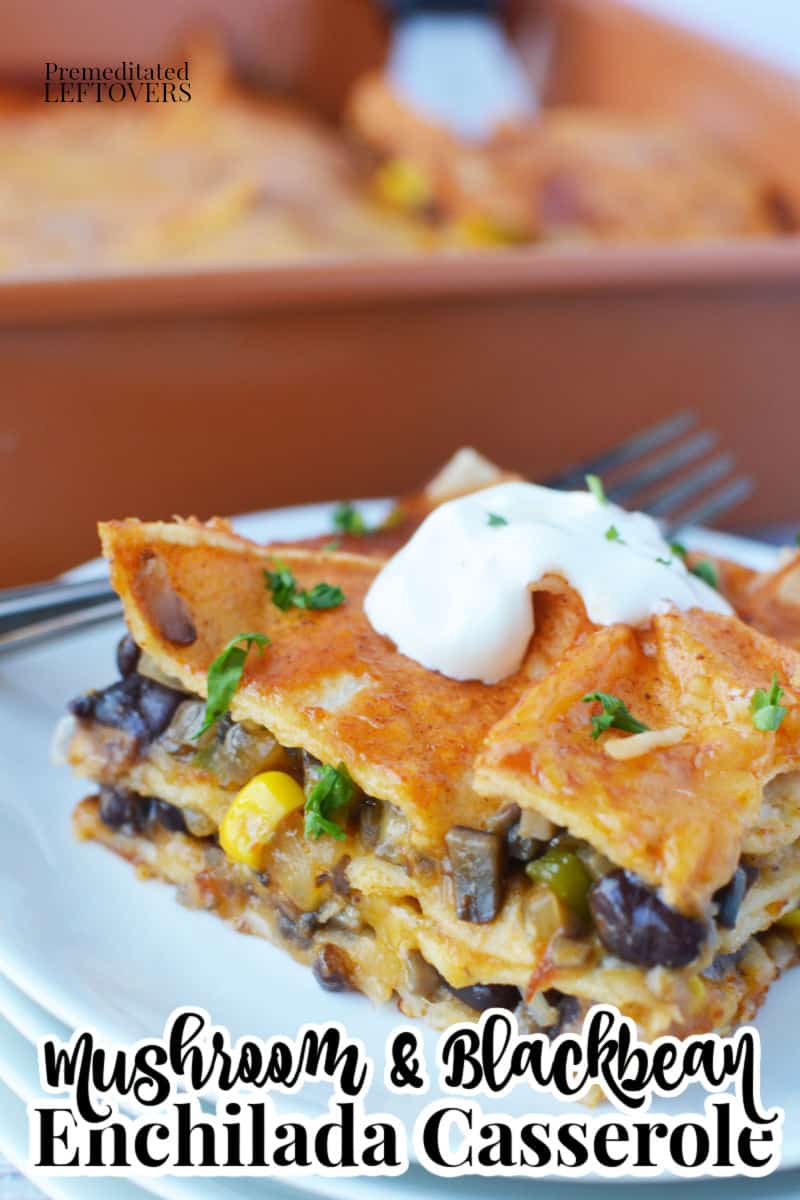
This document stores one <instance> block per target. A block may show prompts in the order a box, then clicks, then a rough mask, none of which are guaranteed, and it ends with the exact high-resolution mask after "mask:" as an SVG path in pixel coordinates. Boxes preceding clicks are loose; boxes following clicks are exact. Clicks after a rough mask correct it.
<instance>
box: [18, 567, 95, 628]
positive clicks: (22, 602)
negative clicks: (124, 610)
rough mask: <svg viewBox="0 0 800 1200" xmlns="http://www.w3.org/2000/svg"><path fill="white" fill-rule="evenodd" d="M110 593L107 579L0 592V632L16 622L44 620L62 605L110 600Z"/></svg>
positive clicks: (60, 582)
mask: <svg viewBox="0 0 800 1200" xmlns="http://www.w3.org/2000/svg"><path fill="white" fill-rule="evenodd" d="M113 598H114V591H113V589H112V587H111V584H110V583H109V582H108V580H107V579H87V580H83V581H81V582H80V583H64V582H63V581H61V580H56V581H55V582H54V583H34V584H31V585H30V586H29V587H23V588H5V589H2V590H0V629H2V628H3V627H5V626H7V625H8V624H15V625H16V624H19V622H20V621H23V620H25V621H33V620H35V619H36V618H37V617H38V618H42V619H43V618H45V617H47V616H48V615H52V614H53V613H54V612H56V611H57V610H59V609H63V608H64V607H65V606H66V605H73V604H84V605H85V604H99V603H100V602H102V601H106V600H112V599H113Z"/></svg>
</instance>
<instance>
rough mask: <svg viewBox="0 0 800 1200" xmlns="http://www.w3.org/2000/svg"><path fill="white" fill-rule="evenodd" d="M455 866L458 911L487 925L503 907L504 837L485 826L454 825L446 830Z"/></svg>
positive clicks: (466, 917)
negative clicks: (487, 829) (480, 827)
mask: <svg viewBox="0 0 800 1200" xmlns="http://www.w3.org/2000/svg"><path fill="white" fill-rule="evenodd" d="M445 841H446V843H447V852H448V855H449V858H450V865H451V867H452V869H453V884H454V886H455V893H456V915H457V916H458V918H459V920H460V921H471V922H472V923H473V924H475V925H485V924H487V923H488V922H489V921H493V920H494V919H495V917H496V916H497V914H498V912H499V911H500V906H501V903H502V886H503V865H504V863H503V857H504V855H503V838H502V837H501V836H500V834H499V833H488V832H487V831H486V830H485V829H470V828H468V826H466V825H454V826H453V828H452V829H449V830H448V831H447V833H446V834H445Z"/></svg>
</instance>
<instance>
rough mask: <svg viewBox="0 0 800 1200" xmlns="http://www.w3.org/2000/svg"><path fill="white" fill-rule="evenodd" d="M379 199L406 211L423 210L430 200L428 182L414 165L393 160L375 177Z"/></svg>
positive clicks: (400, 159) (402, 159) (406, 161)
mask: <svg viewBox="0 0 800 1200" xmlns="http://www.w3.org/2000/svg"><path fill="white" fill-rule="evenodd" d="M375 186H376V189H377V193H378V197H379V199H381V200H383V201H385V203H387V204H391V205H393V206H394V207H396V208H402V209H404V210H406V211H409V210H414V209H418V208H424V207H425V205H426V204H428V203H429V202H430V200H431V190H430V185H429V183H428V180H427V179H426V178H425V175H424V174H423V172H422V171H420V169H419V167H418V166H417V165H416V163H412V162H409V161H408V160H407V159H404V158H394V159H392V160H391V161H390V162H387V163H384V165H383V166H382V167H381V168H380V169H379V171H378V173H377V175H376V177H375Z"/></svg>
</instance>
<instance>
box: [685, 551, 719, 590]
mask: <svg viewBox="0 0 800 1200" xmlns="http://www.w3.org/2000/svg"><path fill="white" fill-rule="evenodd" d="M689 570H690V572H691V573H692V575H696V576H697V578H698V579H702V581H703V583H707V584H708V586H709V587H712V588H716V587H718V586H719V575H718V573H717V568H716V567H715V566H714V564H713V563H711V562H709V561H708V559H707V558H701V559H700V562H696V563H695V564H694V566H693V567H689Z"/></svg>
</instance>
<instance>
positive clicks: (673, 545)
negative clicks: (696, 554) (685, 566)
mask: <svg viewBox="0 0 800 1200" xmlns="http://www.w3.org/2000/svg"><path fill="white" fill-rule="evenodd" d="M669 548H670V550H671V551H672V553H673V554H674V555H675V557H676V558H686V555H687V554H688V553H689V551H688V550H687V549H686V547H685V546H684V544H683V542H670V544H669Z"/></svg>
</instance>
